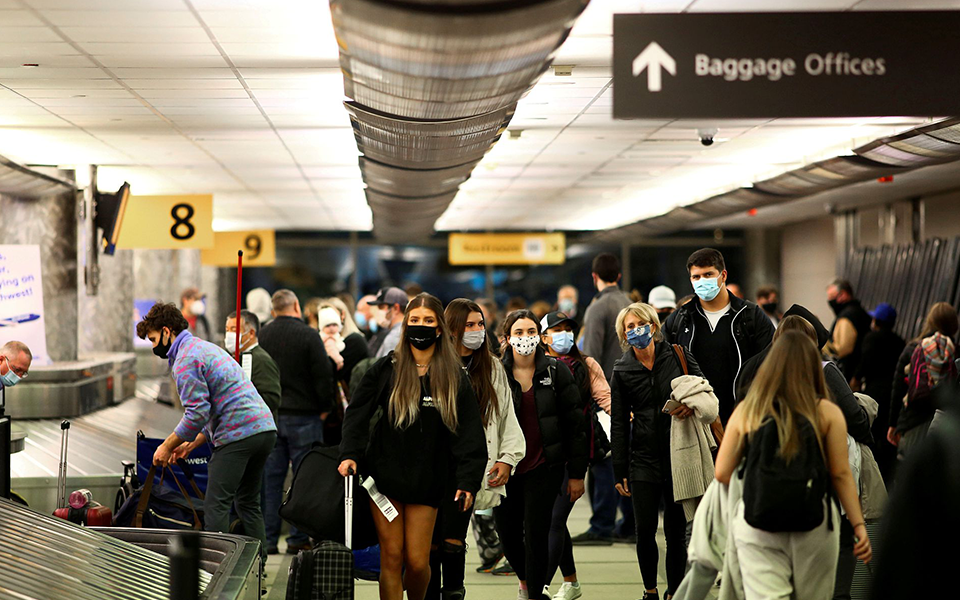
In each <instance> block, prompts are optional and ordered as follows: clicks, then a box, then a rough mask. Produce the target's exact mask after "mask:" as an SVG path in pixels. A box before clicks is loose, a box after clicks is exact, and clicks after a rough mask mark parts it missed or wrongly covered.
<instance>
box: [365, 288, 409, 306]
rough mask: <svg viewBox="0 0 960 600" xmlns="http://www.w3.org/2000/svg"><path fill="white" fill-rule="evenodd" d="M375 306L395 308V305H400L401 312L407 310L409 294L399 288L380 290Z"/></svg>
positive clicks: (374, 302)
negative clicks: (385, 305) (387, 305)
mask: <svg viewBox="0 0 960 600" xmlns="http://www.w3.org/2000/svg"><path fill="white" fill-rule="evenodd" d="M373 304H376V305H377V306H381V305H384V304H389V305H390V306H393V305H394V304H399V305H400V310H406V309H407V293H406V292H405V291H403V290H401V289H400V288H398V287H385V288H380V291H379V292H377V299H376V300H374V301H373Z"/></svg>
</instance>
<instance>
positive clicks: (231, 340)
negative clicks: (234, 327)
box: [223, 331, 244, 355]
mask: <svg viewBox="0 0 960 600" xmlns="http://www.w3.org/2000/svg"><path fill="white" fill-rule="evenodd" d="M243 343H244V342H243V334H242V333H241V334H240V347H241V348H243ZM223 345H224V346H226V348H227V352H229V353H230V354H231V355H233V354H236V353H237V334H236V333H234V332H232V331H228V332H227V335H226V336H225V337H224V339H223Z"/></svg>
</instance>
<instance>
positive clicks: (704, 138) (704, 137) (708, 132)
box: [697, 127, 717, 146]
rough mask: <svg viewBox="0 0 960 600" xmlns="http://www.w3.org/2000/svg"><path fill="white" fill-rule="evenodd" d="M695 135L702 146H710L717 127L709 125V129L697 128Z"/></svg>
mask: <svg viewBox="0 0 960 600" xmlns="http://www.w3.org/2000/svg"><path fill="white" fill-rule="evenodd" d="M697 136H698V137H699V138H700V143H701V144H703V145H704V146H712V145H713V139H714V138H715V137H716V136H717V128H716V127H711V128H709V129H698V130H697Z"/></svg>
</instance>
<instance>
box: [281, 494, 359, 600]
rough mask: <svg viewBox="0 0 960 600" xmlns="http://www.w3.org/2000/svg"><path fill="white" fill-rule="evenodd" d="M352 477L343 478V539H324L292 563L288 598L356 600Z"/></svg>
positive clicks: (293, 599)
mask: <svg viewBox="0 0 960 600" xmlns="http://www.w3.org/2000/svg"><path fill="white" fill-rule="evenodd" d="M353 479H354V476H353V475H351V476H349V477H347V478H346V479H345V480H344V525H345V527H344V529H345V533H344V541H345V542H346V544H341V543H339V542H332V541H324V542H320V544H319V545H318V546H317V547H315V548H314V549H312V550H301V551H300V552H299V553H298V554H297V556H295V557H294V559H293V560H292V561H291V562H290V570H289V577H288V579H287V598H286V600H353V551H352V550H351V549H350V547H351V545H352V544H351V542H352V539H351V538H352V537H353V527H352V525H353Z"/></svg>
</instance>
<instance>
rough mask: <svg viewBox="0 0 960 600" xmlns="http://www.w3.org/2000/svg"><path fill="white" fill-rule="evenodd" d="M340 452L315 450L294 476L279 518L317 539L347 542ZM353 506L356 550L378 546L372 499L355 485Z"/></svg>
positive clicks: (338, 450) (310, 452) (306, 457)
mask: <svg viewBox="0 0 960 600" xmlns="http://www.w3.org/2000/svg"><path fill="white" fill-rule="evenodd" d="M339 466H340V449H339V448H335V447H333V448H323V447H319V446H316V447H314V448H312V449H311V450H310V451H309V452H307V454H306V455H305V456H304V457H303V460H301V461H300V465H299V466H298V467H297V471H296V473H294V474H293V485H291V486H290V489H289V490H288V491H287V494H286V496H285V498H284V500H283V504H281V505H280V516H281V517H282V518H283V519H284V520H285V521H287V522H288V523H290V524H291V525H293V526H294V527H296V528H297V529H299V530H300V531H303V532H305V533H306V534H307V535H309V536H310V537H312V538H314V539H316V540H329V541H333V542H339V543H341V544H343V543H344V542H345V535H344V532H345V526H346V525H345V524H346V519H345V515H344V509H343V507H344V487H343V485H344V483H343V476H341V475H340V473H339V472H338V471H337V468H338V467H339ZM354 498H355V500H354V503H353V507H354V508H353V510H354V514H353V544H352V547H354V548H367V547H370V546H373V545H374V544H376V543H377V530H376V528H375V527H374V524H373V516H372V515H371V514H370V500H369V499H370V496H369V495H368V494H367V490H366V489H365V488H363V487H362V486H359V485H358V486H356V490H355V492H354Z"/></svg>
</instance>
